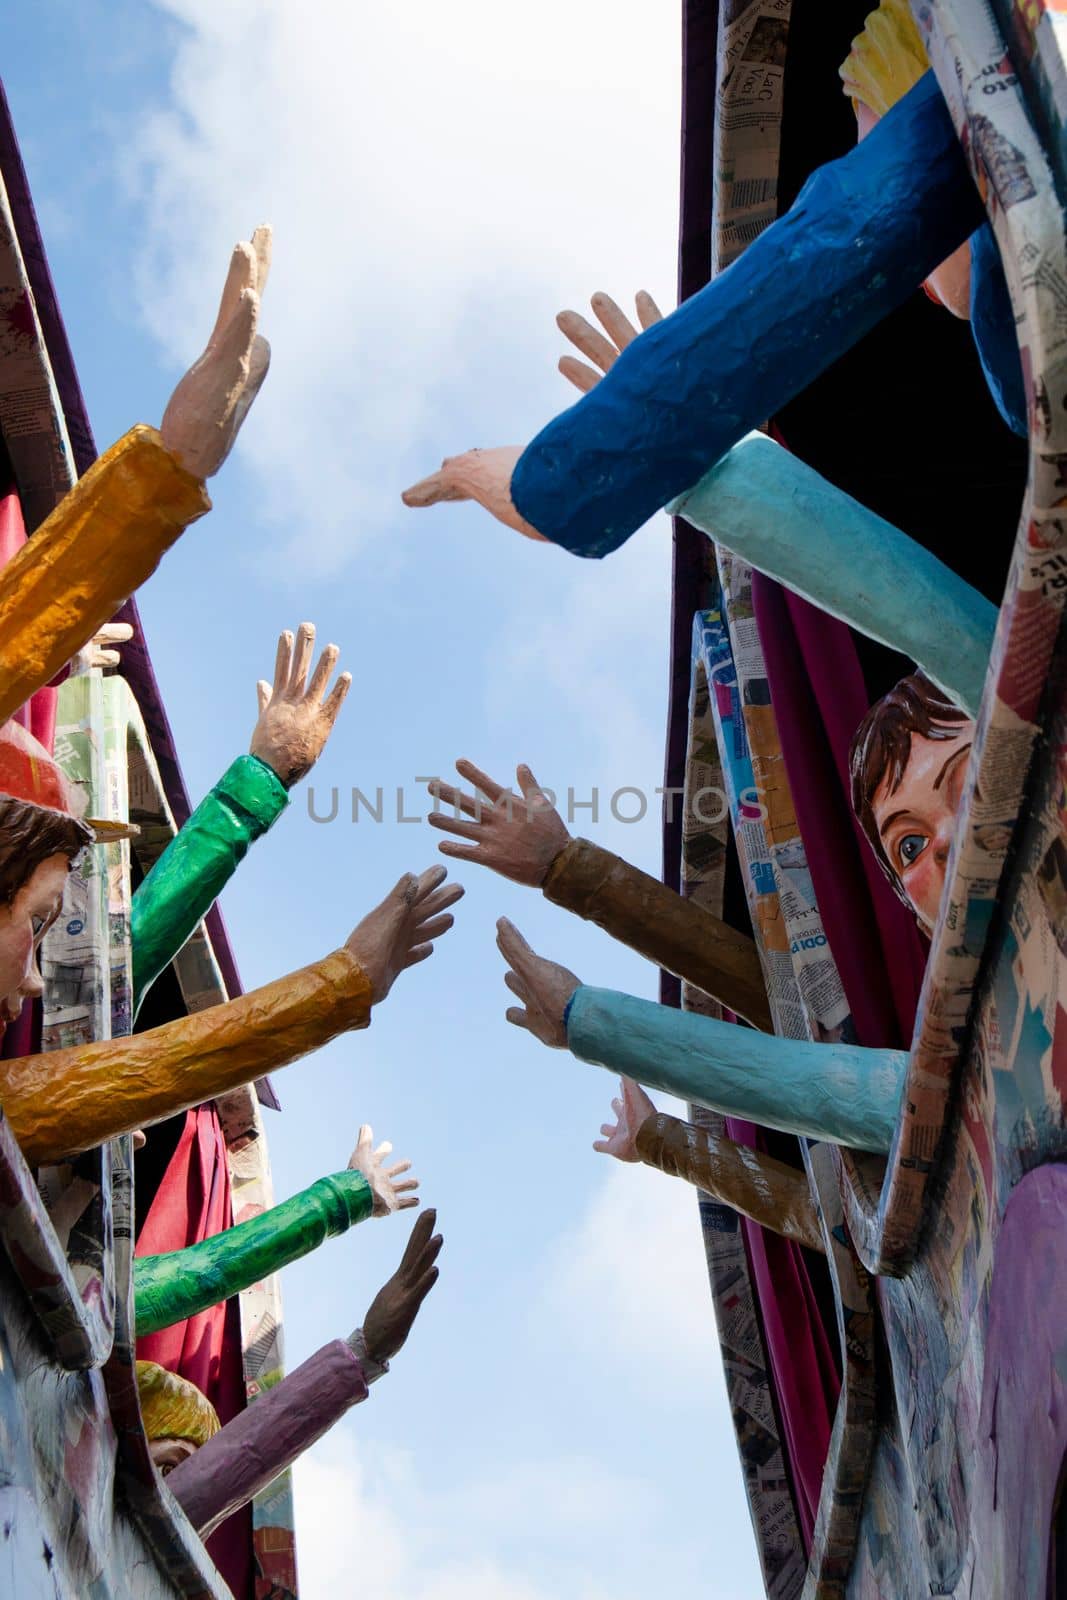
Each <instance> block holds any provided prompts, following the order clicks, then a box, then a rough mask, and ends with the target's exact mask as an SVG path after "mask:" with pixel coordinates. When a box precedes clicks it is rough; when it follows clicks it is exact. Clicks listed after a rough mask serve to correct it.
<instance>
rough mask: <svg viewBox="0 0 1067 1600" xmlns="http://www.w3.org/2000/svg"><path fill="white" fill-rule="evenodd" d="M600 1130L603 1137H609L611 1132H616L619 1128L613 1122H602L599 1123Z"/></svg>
mask: <svg viewBox="0 0 1067 1600" xmlns="http://www.w3.org/2000/svg"><path fill="white" fill-rule="evenodd" d="M600 1131H601V1133H602V1134H603V1135H604V1137H605V1139H610V1138H611V1136H612V1134H614V1133H618V1131H619V1130H618V1125H617V1124H616V1123H614V1122H602V1123H601V1124H600Z"/></svg>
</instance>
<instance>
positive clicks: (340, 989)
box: [0, 949, 371, 1166]
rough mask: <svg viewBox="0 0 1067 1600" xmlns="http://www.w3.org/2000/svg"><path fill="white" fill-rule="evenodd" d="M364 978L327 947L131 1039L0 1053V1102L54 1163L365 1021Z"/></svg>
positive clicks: (26, 1140) (38, 1153) (30, 1153)
mask: <svg viewBox="0 0 1067 1600" xmlns="http://www.w3.org/2000/svg"><path fill="white" fill-rule="evenodd" d="M370 1009H371V986H370V980H369V978H368V977H367V975H366V973H365V972H364V971H363V968H362V967H361V966H360V965H359V962H358V961H356V959H355V957H354V956H352V955H350V954H349V952H348V951H347V950H343V949H342V950H335V951H334V952H333V953H332V954H331V955H328V956H326V957H325V959H324V960H322V961H316V962H315V963H314V964H313V965H312V966H310V967H303V968H301V969H300V971H298V972H292V973H290V974H289V975H288V976H287V977H285V978H279V979H277V980H276V982H274V983H268V984H267V985H266V986H265V987H264V988H262V989H255V990H253V991H252V993H251V994H246V995H242V996H241V997H240V998H239V999H237V1000H230V1001H227V1003H226V1004H225V1005H220V1006H211V1007H210V1008H209V1009H208V1010H206V1011H198V1012H196V1013H195V1014H194V1015H193V1016H191V1017H182V1018H181V1019H180V1020H179V1021H177V1022H168V1023H166V1024H164V1026H163V1027H161V1028H153V1029H151V1030H150V1031H149V1032H148V1033H138V1034H134V1035H133V1036H132V1037H130V1038H124V1039H105V1040H102V1041H100V1042H99V1043H96V1044H86V1045H75V1046H72V1047H71V1048H70V1049H67V1050H53V1051H50V1052H49V1053H48V1054H47V1055H36V1056H22V1057H19V1058H18V1059H16V1060H12V1061H0V1104H2V1107H3V1113H4V1115H5V1116H6V1118H7V1120H8V1122H9V1123H10V1125H11V1128H12V1131H13V1132H14V1133H15V1135H16V1137H17V1138H18V1141H19V1144H20V1146H21V1148H22V1153H23V1155H24V1156H25V1157H26V1160H27V1161H28V1162H29V1163H30V1164H31V1166H32V1165H40V1164H42V1163H45V1162H53V1161H59V1160H61V1159H62V1158H63V1157H65V1156H69V1155H73V1154H75V1153H76V1152H77V1151H80V1150H88V1149H91V1148H92V1146H94V1145H98V1144H103V1143H104V1141H105V1140H107V1139H114V1138H115V1137H116V1136H117V1135H118V1134H120V1133H129V1132H130V1131H131V1130H132V1129H134V1128H140V1127H144V1126H146V1125H148V1124H151V1123H153V1122H159V1121H160V1120H162V1118H164V1117H169V1116H173V1115H174V1113H175V1112H178V1111H184V1110H185V1109H186V1108H187V1107H189V1106H193V1105H199V1104H201V1102H202V1101H204V1100H213V1099H215V1098H216V1097H217V1096H218V1095H220V1094H225V1093H226V1092H227V1091H228V1090H230V1089H235V1088H237V1087H238V1086H239V1085H240V1084H243V1083H248V1082H250V1081H251V1080H252V1079H253V1078H258V1077H262V1076H263V1074H265V1073H268V1072H274V1071H276V1070H277V1069H278V1068H279V1067H284V1066H286V1065H288V1063H289V1062H290V1061H296V1060H298V1059H299V1058H300V1057H301V1056H304V1055H307V1054H308V1052H309V1051H311V1050H317V1049H318V1048H319V1046H320V1045H323V1044H326V1043H328V1041H329V1040H330V1039H333V1038H336V1037H337V1035H338V1034H340V1033H346V1032H347V1031H348V1030H349V1029H352V1028H363V1027H366V1025H367V1023H368V1022H369V1021H370Z"/></svg>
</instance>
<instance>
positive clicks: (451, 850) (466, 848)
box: [429, 817, 485, 863]
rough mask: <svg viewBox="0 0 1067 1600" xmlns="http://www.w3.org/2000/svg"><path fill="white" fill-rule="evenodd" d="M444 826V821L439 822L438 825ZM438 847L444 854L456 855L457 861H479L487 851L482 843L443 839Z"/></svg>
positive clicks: (482, 859)
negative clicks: (465, 842)
mask: <svg viewBox="0 0 1067 1600" xmlns="http://www.w3.org/2000/svg"><path fill="white" fill-rule="evenodd" d="M429 820H430V821H431V822H432V821H433V818H432V817H431V818H430V819H429ZM443 826H444V824H443V823H438V827H443ZM437 848H438V850H440V852H441V854H442V855H443V856H454V857H455V858H456V860H457V861H474V862H476V863H478V862H481V861H484V859H485V853H484V851H483V850H482V847H481V845H477V844H452V842H451V841H450V840H448V839H442V841H441V843H440V844H439V845H438V846H437Z"/></svg>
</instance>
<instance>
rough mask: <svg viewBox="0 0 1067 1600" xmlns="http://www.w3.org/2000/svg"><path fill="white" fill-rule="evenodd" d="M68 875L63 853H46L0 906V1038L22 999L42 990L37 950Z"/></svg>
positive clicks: (57, 909)
mask: <svg viewBox="0 0 1067 1600" xmlns="http://www.w3.org/2000/svg"><path fill="white" fill-rule="evenodd" d="M69 874H70V862H69V861H68V859H67V857H66V856H65V855H54V856H49V858H48V860H47V861H42V862H41V863H40V865H39V866H38V867H37V869H36V871H35V872H34V874H33V876H32V877H31V878H30V879H29V881H28V882H27V883H24V884H23V886H22V888H21V889H20V890H19V892H18V894H17V895H16V896H15V898H14V900H13V901H12V902H11V904H10V905H9V906H0V1037H2V1036H3V1032H4V1028H5V1027H6V1025H7V1024H8V1023H9V1022H14V1020H15V1018H16V1017H17V1016H18V1014H19V1012H20V1011H21V1010H22V1002H23V1001H24V1000H32V999H35V998H36V997H37V996H38V995H39V994H41V993H42V992H43V990H44V985H43V984H42V982H41V974H40V972H39V971H38V968H37V952H38V950H39V948H40V944H41V940H42V939H43V938H44V936H45V934H46V933H47V931H48V929H49V928H50V927H51V926H52V923H53V922H54V921H55V919H56V917H58V915H59V912H60V908H61V907H62V904H63V890H64V889H65V888H66V884H67V878H68V876H69Z"/></svg>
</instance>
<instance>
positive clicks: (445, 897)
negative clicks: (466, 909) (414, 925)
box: [419, 883, 464, 920]
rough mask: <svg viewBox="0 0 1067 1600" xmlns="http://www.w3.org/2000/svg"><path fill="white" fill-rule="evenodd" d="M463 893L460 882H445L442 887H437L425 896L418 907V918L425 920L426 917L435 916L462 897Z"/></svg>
mask: <svg viewBox="0 0 1067 1600" xmlns="http://www.w3.org/2000/svg"><path fill="white" fill-rule="evenodd" d="M463 895H464V888H463V885H462V884H461V883H446V884H445V885H444V887H443V888H442V889H438V890H437V891H436V893H434V894H431V895H429V896H427V898H426V899H425V900H424V901H423V903H422V905H421V906H420V907H419V917H420V919H422V920H425V919H426V918H427V917H432V916H436V914H437V913H438V912H439V911H444V910H446V909H447V908H448V907H449V906H454V905H455V903H456V901H457V900H462V899H463Z"/></svg>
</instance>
